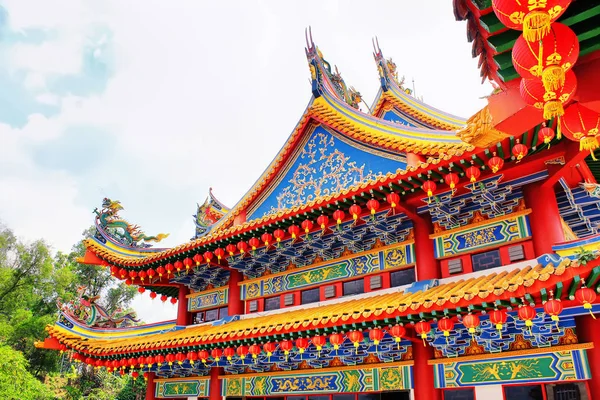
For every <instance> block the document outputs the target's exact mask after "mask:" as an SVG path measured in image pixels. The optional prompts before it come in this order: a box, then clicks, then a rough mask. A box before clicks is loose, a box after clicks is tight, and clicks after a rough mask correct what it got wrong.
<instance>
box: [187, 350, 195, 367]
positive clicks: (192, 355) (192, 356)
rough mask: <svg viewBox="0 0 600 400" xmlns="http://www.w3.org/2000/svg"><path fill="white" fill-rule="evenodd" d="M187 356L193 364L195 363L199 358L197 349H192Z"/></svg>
mask: <svg viewBox="0 0 600 400" xmlns="http://www.w3.org/2000/svg"><path fill="white" fill-rule="evenodd" d="M185 357H186V358H187V359H188V360H190V364H191V365H194V361H196V360H197V359H198V353H196V352H195V351H190V352H188V353H187V355H186V356H185Z"/></svg>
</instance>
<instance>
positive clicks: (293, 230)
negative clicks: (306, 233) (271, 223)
mask: <svg viewBox="0 0 600 400" xmlns="http://www.w3.org/2000/svg"><path fill="white" fill-rule="evenodd" d="M288 232H289V234H290V235H292V239H296V238H297V237H298V236H300V227H299V226H298V225H290V226H289V227H288Z"/></svg>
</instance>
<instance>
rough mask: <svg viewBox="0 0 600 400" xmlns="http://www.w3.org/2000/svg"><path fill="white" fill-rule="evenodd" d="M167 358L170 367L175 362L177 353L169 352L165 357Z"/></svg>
mask: <svg viewBox="0 0 600 400" xmlns="http://www.w3.org/2000/svg"><path fill="white" fill-rule="evenodd" d="M165 358H166V359H167V364H168V365H169V367H172V366H173V363H174V362H175V360H176V359H175V354H173V353H169V354H167V356H166V357H165Z"/></svg>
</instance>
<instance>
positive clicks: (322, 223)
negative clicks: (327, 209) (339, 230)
mask: <svg viewBox="0 0 600 400" xmlns="http://www.w3.org/2000/svg"><path fill="white" fill-rule="evenodd" d="M317 224H319V227H321V230H325V228H327V224H329V217H328V216H327V215H323V214H321V215H319V217H318V218H317Z"/></svg>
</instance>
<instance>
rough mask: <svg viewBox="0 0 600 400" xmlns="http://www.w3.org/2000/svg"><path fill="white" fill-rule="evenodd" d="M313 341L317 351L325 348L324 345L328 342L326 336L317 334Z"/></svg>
mask: <svg viewBox="0 0 600 400" xmlns="http://www.w3.org/2000/svg"><path fill="white" fill-rule="evenodd" d="M311 341H312V343H313V344H314V345H315V347H316V348H317V351H321V350H322V349H323V346H325V344H327V338H325V336H323V335H315V336H313V338H312V340H311Z"/></svg>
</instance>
